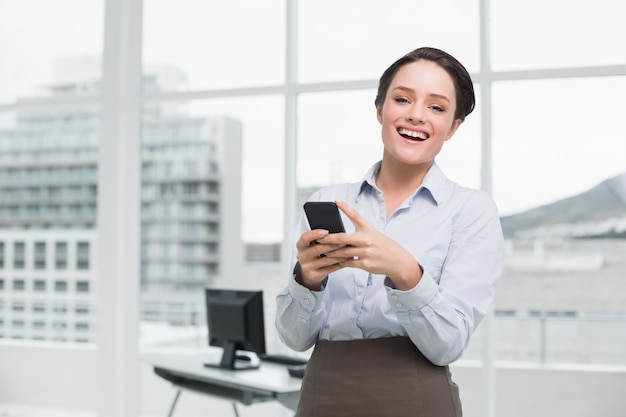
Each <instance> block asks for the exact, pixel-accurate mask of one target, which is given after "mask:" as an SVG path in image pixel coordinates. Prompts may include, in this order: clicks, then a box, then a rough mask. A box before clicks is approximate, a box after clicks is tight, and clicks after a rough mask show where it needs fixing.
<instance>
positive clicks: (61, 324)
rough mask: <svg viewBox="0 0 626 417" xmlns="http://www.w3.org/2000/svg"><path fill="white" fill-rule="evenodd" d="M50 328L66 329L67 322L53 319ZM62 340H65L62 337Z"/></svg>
mask: <svg viewBox="0 0 626 417" xmlns="http://www.w3.org/2000/svg"><path fill="white" fill-rule="evenodd" d="M52 328H53V329H54V330H65V329H67V323H66V322H64V321H53V322H52ZM63 341H65V340H64V339H63Z"/></svg>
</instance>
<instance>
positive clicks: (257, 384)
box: [144, 352, 302, 417]
mask: <svg viewBox="0 0 626 417" xmlns="http://www.w3.org/2000/svg"><path fill="white" fill-rule="evenodd" d="M220 355H221V352H209V353H203V354H189V355H181V354H176V355H167V354H158V355H155V354H147V355H145V357H144V359H145V361H146V362H148V363H150V364H151V365H152V366H153V368H154V372H155V373H156V374H157V375H159V376H160V377H162V378H164V379H166V380H168V381H170V382H171V383H172V384H173V385H174V386H175V387H176V388H178V389H177V391H176V394H175V396H174V400H173V402H172V405H171V406H170V410H169V413H168V417H171V416H172V415H173V413H174V409H175V407H176V402H177V401H178V398H179V397H180V394H181V391H182V390H183V389H186V390H192V391H195V392H199V393H203V394H206V395H210V396H214V397H217V398H221V399H224V400H227V401H231V402H232V404H233V410H234V413H235V415H236V416H238V415H239V413H238V411H237V403H241V404H245V405H250V404H253V403H256V402H262V401H278V402H280V403H281V404H282V405H284V406H285V407H287V408H289V409H291V410H295V409H296V407H297V405H298V400H299V398H300V385H301V383H302V380H301V379H299V378H293V377H291V376H290V375H289V373H288V371H287V367H286V366H284V365H277V364H273V363H265V362H263V363H261V367H260V368H258V369H253V370H243V371H230V370H226V369H219V368H208V367H205V366H204V363H206V362H210V363H217V362H218V361H219V357H220Z"/></svg>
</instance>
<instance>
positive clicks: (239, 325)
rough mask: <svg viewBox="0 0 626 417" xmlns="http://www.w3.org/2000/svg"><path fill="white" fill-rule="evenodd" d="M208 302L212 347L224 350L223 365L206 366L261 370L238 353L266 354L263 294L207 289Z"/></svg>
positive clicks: (210, 343)
mask: <svg viewBox="0 0 626 417" xmlns="http://www.w3.org/2000/svg"><path fill="white" fill-rule="evenodd" d="M205 300H206V315H207V326H208V330H209V345H211V346H220V347H222V348H223V349H224V352H223V354H222V359H221V361H220V363H218V364H206V365H207V366H215V367H219V368H226V369H251V368H256V367H258V364H257V365H254V364H253V363H252V362H251V361H250V358H249V357H245V356H242V357H239V356H237V351H238V350H242V351H248V352H254V353H257V354H262V353H265V320H264V317H263V291H260V290H259V291H246V290H231V289H215V288H206V289H205ZM243 359H247V360H243Z"/></svg>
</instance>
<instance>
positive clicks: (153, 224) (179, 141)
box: [141, 96, 284, 324]
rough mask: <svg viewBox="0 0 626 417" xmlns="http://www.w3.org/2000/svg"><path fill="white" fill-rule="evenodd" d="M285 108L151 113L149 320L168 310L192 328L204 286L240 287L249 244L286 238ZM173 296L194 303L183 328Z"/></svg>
mask: <svg viewBox="0 0 626 417" xmlns="http://www.w3.org/2000/svg"><path fill="white" fill-rule="evenodd" d="M283 103H284V102H283V99H282V98H281V97H277V96H270V97H245V98H233V99H220V100H203V101H192V102H187V103H158V104H152V103H150V104H147V105H146V108H145V109H150V110H149V111H148V112H147V113H149V114H150V115H152V116H151V117H149V118H148V117H146V118H145V120H144V125H143V132H142V184H143V185H142V197H141V199H142V207H141V216H142V227H141V235H142V251H141V252H142V296H143V298H142V303H144V305H145V306H148V305H149V306H150V308H147V307H146V308H142V319H145V320H152V321H156V320H157V318H158V317H159V311H161V312H162V313H163V314H164V315H163V316H161V317H163V318H164V320H166V321H170V322H172V323H173V322H177V323H184V322H185V321H186V323H187V324H189V323H190V322H191V321H192V320H195V316H194V315H195V314H197V313H196V312H195V311H193V309H192V307H193V306H194V305H196V303H197V302H198V301H199V299H198V296H197V294H202V288H203V287H205V286H206V285H210V284H211V283H214V282H216V281H217V280H218V279H220V278H223V279H225V280H227V281H229V282H233V281H236V280H237V279H240V278H239V276H238V273H233V268H235V269H237V268H241V265H242V264H243V262H244V252H243V241H256V242H259V241H260V242H267V241H269V242H277V241H280V240H281V239H282V218H283V217H282V211H283V187H282V184H283V177H282V175H283V164H282V155H283V148H284V140H283V137H284V128H283V125H284V116H283V114H284V104H283ZM156 107H160V108H161V110H163V109H165V108H169V109H170V110H171V109H173V108H177V109H178V111H177V112H175V113H168V112H167V111H161V110H159V111H156V110H154V108H156ZM153 110H154V111H153ZM147 113H146V114H147ZM239 275H240V274H239ZM172 293H177V294H179V295H180V299H181V301H182V300H187V301H188V302H187V305H188V306H189V307H190V309H189V311H187V312H185V313H184V314H183V315H184V317H182V319H181V314H179V313H176V314H169V312H167V311H166V310H165V307H166V306H165V303H166V302H169V301H171V296H172ZM185 297H187V299H185Z"/></svg>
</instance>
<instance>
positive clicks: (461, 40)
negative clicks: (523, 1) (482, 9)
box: [298, 0, 479, 82]
mask: <svg viewBox="0 0 626 417" xmlns="http://www.w3.org/2000/svg"><path fill="white" fill-rule="evenodd" d="M298 8H299V10H298V12H299V20H298V30H299V31H300V32H299V34H298V54H299V63H298V70H299V74H298V77H299V78H298V79H299V80H300V81H302V82H315V81H331V80H358V79H372V78H375V79H378V77H380V75H381V74H382V72H383V71H384V70H385V68H387V66H389V65H390V64H391V63H392V62H393V61H395V60H396V59H397V58H399V57H400V56H402V55H404V54H405V53H407V52H409V51H411V50H413V49H415V48H418V47H420V46H433V47H437V48H440V49H443V50H445V51H447V52H449V53H451V54H452V55H454V56H455V57H456V58H457V59H458V60H460V61H461V62H462V63H463V64H464V65H465V66H466V67H467V69H468V71H470V72H473V71H476V70H477V69H478V62H479V60H478V39H479V38H478V34H479V27H478V2H477V1H475V0H474V1H463V0H445V1H436V2H434V1H424V0H418V1H416V0H390V1H384V2H382V1H372V0H367V1H364V0H343V1H333V0H318V1H300V2H299V3H298Z"/></svg>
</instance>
